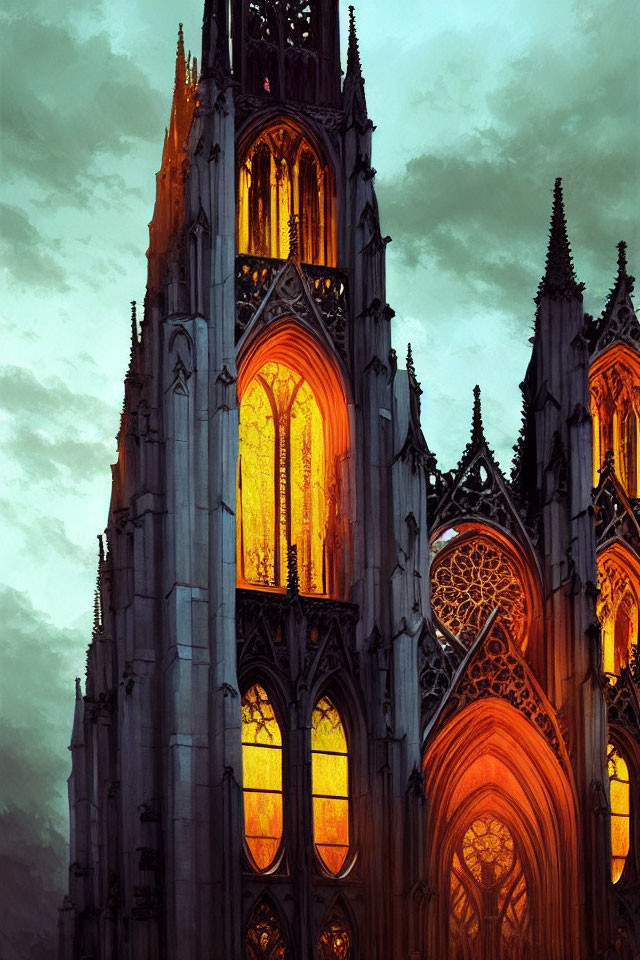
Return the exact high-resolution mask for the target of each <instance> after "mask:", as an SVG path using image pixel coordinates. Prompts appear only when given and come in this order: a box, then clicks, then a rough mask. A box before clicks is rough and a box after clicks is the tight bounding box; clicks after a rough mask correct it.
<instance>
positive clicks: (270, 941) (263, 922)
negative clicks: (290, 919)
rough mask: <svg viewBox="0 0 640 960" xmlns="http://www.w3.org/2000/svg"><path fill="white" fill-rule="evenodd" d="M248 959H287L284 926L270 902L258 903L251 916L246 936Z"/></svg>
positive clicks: (246, 955) (246, 954)
mask: <svg viewBox="0 0 640 960" xmlns="http://www.w3.org/2000/svg"><path fill="white" fill-rule="evenodd" d="M245 957H246V960H287V957H288V954H287V949H286V946H285V941H284V936H283V934H282V927H281V924H280V921H279V920H278V917H277V916H276V914H275V912H274V910H273V908H272V907H271V906H270V904H268V903H265V902H262V903H260V904H258V906H257V907H256V908H255V910H254V911H253V913H252V914H251V916H250V918H249V925H248V927H247V936H246V938H245Z"/></svg>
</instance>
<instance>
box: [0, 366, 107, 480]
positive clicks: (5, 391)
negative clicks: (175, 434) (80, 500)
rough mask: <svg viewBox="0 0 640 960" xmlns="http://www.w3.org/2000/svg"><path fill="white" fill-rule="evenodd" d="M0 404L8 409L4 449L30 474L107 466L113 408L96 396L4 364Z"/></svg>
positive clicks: (80, 476)
mask: <svg viewBox="0 0 640 960" xmlns="http://www.w3.org/2000/svg"><path fill="white" fill-rule="evenodd" d="M0 410H2V411H4V412H5V414H7V420H8V428H7V430H8V438H7V440H6V442H5V445H4V446H5V450H6V452H7V453H8V454H9V455H10V457H11V459H12V460H13V461H14V462H15V463H17V464H18V465H19V467H20V468H21V470H22V471H23V473H24V474H26V475H27V476H28V477H29V479H30V480H35V481H44V482H48V481H52V480H56V479H58V478H62V479H69V481H70V482H71V481H72V482H73V483H74V484H77V483H78V481H82V480H87V479H90V478H92V477H94V476H96V475H98V474H100V473H102V472H104V471H105V470H107V469H108V465H109V462H110V460H111V459H113V458H114V456H115V444H108V443H106V442H105V440H104V438H105V437H108V436H110V435H113V434H114V433H115V430H116V429H117V416H115V411H114V410H113V409H112V408H110V407H109V406H108V404H106V403H105V402H104V401H103V400H100V399H99V398H98V397H94V396H91V395H90V394H85V393H75V392H74V391H73V390H71V389H70V388H69V386H67V384H66V383H64V382H63V381H62V380H60V379H58V378H51V379H49V380H48V381H47V382H46V383H42V382H41V381H40V380H38V379H37V378H36V377H35V376H34V375H33V374H32V373H31V372H30V371H28V370H26V369H24V368H22V367H15V366H7V367H5V368H4V369H2V370H0Z"/></svg>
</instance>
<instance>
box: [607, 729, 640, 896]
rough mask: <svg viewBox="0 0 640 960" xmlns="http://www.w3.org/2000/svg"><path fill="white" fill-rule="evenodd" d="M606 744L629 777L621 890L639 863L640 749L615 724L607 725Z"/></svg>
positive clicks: (631, 881) (636, 873) (631, 880)
mask: <svg viewBox="0 0 640 960" xmlns="http://www.w3.org/2000/svg"><path fill="white" fill-rule="evenodd" d="M608 742H609V745H613V746H614V747H615V748H616V750H617V751H618V752H619V753H620V755H621V756H622V757H623V759H624V761H625V764H626V766H627V771H628V777H629V850H628V854H627V857H626V863H625V865H624V870H623V871H622V873H621V876H620V880H619V883H618V884H616V887H617V888H618V889H620V890H621V889H623V888H624V887H625V886H626V885H627V884H628V883H633V882H636V881H637V878H638V865H639V863H640V747H639V746H638V743H637V742H636V741H635V740H634V739H633V737H632V736H631V735H630V734H629V732H628V731H627V730H625V729H624V728H623V727H620V726H618V725H617V724H610V725H609V738H608ZM607 749H608V748H607ZM609 772H610V771H609ZM613 805H614V799H613V798H612V797H611V795H610V808H611V807H613Z"/></svg>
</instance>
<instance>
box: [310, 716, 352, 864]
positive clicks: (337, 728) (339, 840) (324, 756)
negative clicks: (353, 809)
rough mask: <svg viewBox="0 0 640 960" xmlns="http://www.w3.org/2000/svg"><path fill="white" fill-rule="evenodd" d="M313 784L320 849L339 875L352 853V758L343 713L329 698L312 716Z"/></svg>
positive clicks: (318, 850)
mask: <svg viewBox="0 0 640 960" xmlns="http://www.w3.org/2000/svg"><path fill="white" fill-rule="evenodd" d="M311 781H312V792H313V837H314V842H315V845H316V850H317V852H318V856H319V857H320V859H321V860H322V863H323V864H324V866H325V867H326V868H327V870H328V871H329V873H333V874H338V873H340V871H341V870H342V868H343V866H344V862H345V860H346V859H347V854H348V852H349V759H348V756H347V738H346V736H345V733H344V728H343V726H342V720H341V718H340V714H339V713H338V711H337V710H336V708H335V707H334V705H333V704H332V702H331V701H330V700H329V699H328V698H327V697H323V698H322V700H319V701H318V703H317V704H316V707H315V710H314V711H313V715H312V717H311Z"/></svg>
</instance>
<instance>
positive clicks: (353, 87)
mask: <svg viewBox="0 0 640 960" xmlns="http://www.w3.org/2000/svg"><path fill="white" fill-rule="evenodd" d="M343 97H344V108H345V110H346V112H347V114H351V115H353V116H354V117H355V118H356V119H357V120H359V121H360V122H364V121H365V120H366V119H367V100H366V97H365V95H364V77H363V76H362V64H361V63H360V49H359V47H358V35H357V33H356V15H355V9H354V7H353V6H351V7H349V42H348V46H347V72H346V74H345V78H344V89H343Z"/></svg>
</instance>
